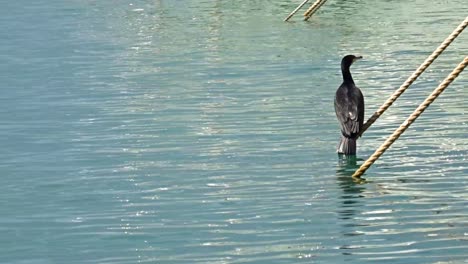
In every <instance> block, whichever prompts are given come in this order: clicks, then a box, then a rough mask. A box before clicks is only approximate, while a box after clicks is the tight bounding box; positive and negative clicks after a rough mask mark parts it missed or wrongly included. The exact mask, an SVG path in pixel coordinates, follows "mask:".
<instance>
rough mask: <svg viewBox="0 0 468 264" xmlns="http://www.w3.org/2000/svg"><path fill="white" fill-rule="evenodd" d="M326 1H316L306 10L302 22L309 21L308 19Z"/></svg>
mask: <svg viewBox="0 0 468 264" xmlns="http://www.w3.org/2000/svg"><path fill="white" fill-rule="evenodd" d="M326 1H327V0H317V1H316V2H315V3H314V4H313V5H312V6H311V7H310V8H309V9H307V11H306V12H305V13H304V16H305V17H304V21H307V20H309V18H310V17H311V16H312V15H313V14H314V13H315V12H317V10H318V9H319V8H320V7H321V6H322V5H323V4H325V2H326Z"/></svg>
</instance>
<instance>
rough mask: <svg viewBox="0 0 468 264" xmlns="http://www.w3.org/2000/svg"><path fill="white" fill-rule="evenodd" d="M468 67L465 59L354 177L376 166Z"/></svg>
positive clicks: (466, 58) (467, 60) (467, 58)
mask: <svg viewBox="0 0 468 264" xmlns="http://www.w3.org/2000/svg"><path fill="white" fill-rule="evenodd" d="M466 65H468V57H465V59H464V60H463V61H462V62H461V63H460V64H459V65H458V66H457V67H456V68H455V69H454V70H453V71H452V72H451V73H450V74H449V75H448V76H447V78H445V80H444V81H443V82H442V83H441V84H440V85H439V86H438V87H437V88H436V89H435V90H434V91H433V92H432V93H431V94H430V95H429V96H428V97H427V98H426V100H424V102H423V103H422V104H421V105H419V107H418V108H416V110H414V112H413V113H412V114H411V115H410V116H409V117H408V119H406V121H405V122H403V124H401V125H400V127H399V128H398V129H397V130H395V132H393V134H392V135H391V136H390V137H388V138H387V140H385V142H384V143H383V144H382V145H381V146H380V147H379V148H378V149H377V150H376V151H375V152H374V154H372V156H370V157H369V158H368V159H367V160H366V161H365V162H364V163H363V164H362V165H361V167H359V169H357V170H356V172H354V174H353V177H356V178H359V177H361V175H362V174H364V172H366V170H367V169H368V168H369V167H370V166H372V164H374V162H375V161H376V160H377V159H378V158H379V157H380V156H382V154H383V153H384V152H385V151H386V150H387V149H388V148H389V147H390V146H391V145H392V144H393V142H395V141H396V140H397V139H398V138H399V137H400V135H401V134H403V132H405V130H406V129H407V128H408V127H409V126H410V125H411V124H412V123H413V122H414V121H415V120H416V119H417V118H418V117H419V116H420V115H421V114H422V113H423V112H424V110H426V108H427V107H428V106H429V105H430V104H431V103H432V102H434V100H435V99H436V98H437V97H438V96H439V95H440V94H441V93H442V92H443V91H444V90H445V88H447V87H448V86H449V85H450V83H452V82H453V80H455V78H457V76H458V75H459V74H460V73H461V72H462V71H463V70H464V69H465V67H466Z"/></svg>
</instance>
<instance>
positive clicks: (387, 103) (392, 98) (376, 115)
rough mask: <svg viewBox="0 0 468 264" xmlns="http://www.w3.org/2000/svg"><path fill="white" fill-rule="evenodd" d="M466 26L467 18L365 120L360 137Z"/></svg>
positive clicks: (467, 23)
mask: <svg viewBox="0 0 468 264" xmlns="http://www.w3.org/2000/svg"><path fill="white" fill-rule="evenodd" d="M467 25H468V17H466V18H465V20H464V21H463V22H462V23H461V24H460V25H459V26H458V27H457V28H456V29H455V30H454V31H453V32H452V34H450V36H448V37H447V38H446V39H445V40H444V42H442V44H440V46H439V47H438V48H437V49H436V50H434V52H432V54H431V55H430V56H429V57H428V58H427V59H426V60H425V61H424V62H423V63H422V64H421V65H420V66H419V68H417V69H416V71H415V72H413V74H412V75H411V76H410V77H408V79H406V81H405V82H404V83H403V84H402V85H401V86H400V88H398V90H396V91H395V92H394V93H393V94H392V96H390V98H388V99H387V101H385V103H384V104H383V105H382V106H381V107H380V108H379V109H378V110H377V111H376V112H375V113H374V114H373V115H372V116H371V117H370V118H369V120H367V122H366V123H365V124H364V126H363V127H362V129H361V131H360V134H359V135H362V134H363V133H364V131H366V130H367V129H368V128H369V127H370V126H371V125H372V124H373V123H374V122H375V120H377V119H378V118H379V117H380V116H381V115H382V114H383V113H384V112H385V111H386V110H387V109H388V108H389V107H390V106H391V105H392V104H393V102H395V100H396V99H398V97H400V95H401V94H402V93H404V92H405V90H406V89H407V88H408V87H409V86H410V85H411V84H412V83H413V82H414V81H415V80H416V79H417V78H418V77H419V76H420V75H421V74H422V73H423V72H424V71H425V70H426V69H427V67H429V65H431V63H432V62H434V60H435V59H437V57H439V55H440V54H441V53H442V52H443V51H444V50H445V49H446V48H447V47H448V46H449V45H450V43H452V42H453V41H454V40H455V38H457V37H458V35H460V33H461V32H462V31H463V30H464V29H465V28H466V26H467Z"/></svg>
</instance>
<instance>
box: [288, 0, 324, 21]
mask: <svg viewBox="0 0 468 264" xmlns="http://www.w3.org/2000/svg"><path fill="white" fill-rule="evenodd" d="M318 1H320V0H318ZM307 2H309V0H304V2H302V3H301V4H300V5H299V6H298V7H296V9H294V11H292V12H291V14H289V16H287V17H286V18H285V19H284V22H286V21H288V20H289V19H290V18H291V17H292V16H294V15H295V14H296V13H297V11H299V9H301V8H302V7H303V6H304V5H305V4H306V3H307Z"/></svg>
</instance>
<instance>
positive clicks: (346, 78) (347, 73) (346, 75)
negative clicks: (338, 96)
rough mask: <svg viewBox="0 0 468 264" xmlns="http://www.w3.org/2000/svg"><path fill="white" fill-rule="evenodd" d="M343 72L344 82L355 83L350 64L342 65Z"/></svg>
mask: <svg viewBox="0 0 468 264" xmlns="http://www.w3.org/2000/svg"><path fill="white" fill-rule="evenodd" d="M341 73H342V74H343V82H345V83H352V84H354V80H353V76H351V72H350V71H349V66H343V65H342V66H341Z"/></svg>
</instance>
